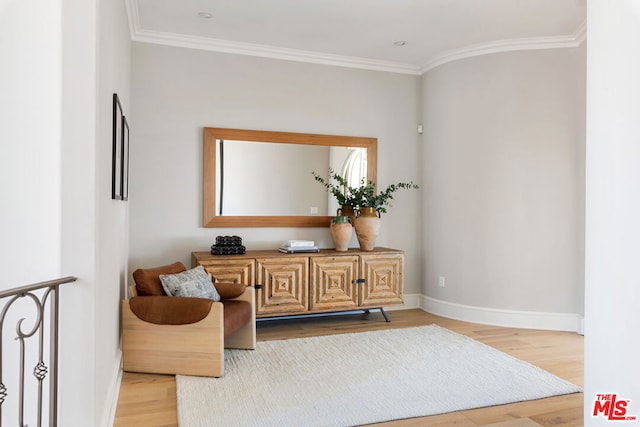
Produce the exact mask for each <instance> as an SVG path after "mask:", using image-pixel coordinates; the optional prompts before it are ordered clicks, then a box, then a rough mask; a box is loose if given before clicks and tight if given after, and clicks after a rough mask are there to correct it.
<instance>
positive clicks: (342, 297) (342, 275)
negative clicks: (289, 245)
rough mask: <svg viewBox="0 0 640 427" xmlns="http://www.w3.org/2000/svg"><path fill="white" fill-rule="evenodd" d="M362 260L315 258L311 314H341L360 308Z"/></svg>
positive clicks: (313, 263)
mask: <svg viewBox="0 0 640 427" xmlns="http://www.w3.org/2000/svg"><path fill="white" fill-rule="evenodd" d="M357 275H358V256H357V255H350V256H332V257H314V258H311V275H310V278H311V280H310V281H311V283H310V285H311V287H310V296H309V297H310V298H309V310H311V311H338V310H352V309H355V308H357V307H358V298H357V285H356V284H354V283H353V281H354V279H355V278H356V277H357Z"/></svg>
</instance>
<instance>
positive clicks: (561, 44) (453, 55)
mask: <svg viewBox="0 0 640 427" xmlns="http://www.w3.org/2000/svg"><path fill="white" fill-rule="evenodd" d="M586 35H587V21H586V20H585V21H583V22H582V23H581V24H580V26H579V27H578V28H577V29H576V31H575V32H574V33H573V34H570V35H565V36H552V37H530V38H521V39H508V40H497V41H493V42H488V43H479V44H474V45H470V46H466V47H463V48H460V49H452V50H448V51H446V52H443V53H441V54H438V55H436V56H434V57H433V58H431V59H430V60H429V61H428V62H427V63H426V64H425V65H424V66H422V67H421V68H420V74H424V73H426V72H427V71H429V70H432V69H434V68H436V67H438V66H440V65H443V64H446V63H448V62H452V61H457V60H460V59H465V58H471V57H474V56H480V55H488V54H491V53H500V52H512V51H518V50H536V49H560V48H570V47H577V46H580V45H581V44H582V42H584V41H585V40H586Z"/></svg>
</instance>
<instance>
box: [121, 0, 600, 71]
mask: <svg viewBox="0 0 640 427" xmlns="http://www.w3.org/2000/svg"><path fill="white" fill-rule="evenodd" d="M126 8H127V14H128V17H129V31H130V33H131V40H133V41H136V42H142V43H153V44H160V45H165V46H174V47H182V48H188V49H200V50H208V51H212V52H222V53H230V54H236V55H249V56H257V57H263V58H272V59H282V60H287V61H297V62H307V63H312V64H322V65H330V66H338V67H348V68H359V69H364V70H373V71H386V72H391V73H400V74H411V75H422V74H424V73H426V72H427V71H429V70H432V69H433V68H435V67H438V66H440V65H443V64H446V63H448V62H452V61H457V60H459V59H465V58H470V57H474V56H480V55H488V54H491V53H499V52H510V51H517V50H533V49H557V48H567V47H577V46H579V45H580V44H581V43H582V42H583V41H584V40H585V39H586V32H587V21H586V20H585V21H583V22H582V24H581V25H580V26H579V27H578V29H577V30H576V31H575V32H574V33H573V34H570V35H566V36H553V37H531V38H521V39H509V40H498V41H493V42H488V43H480V44H475V45H471V46H466V47H463V48H460V49H452V50H449V51H446V52H443V53H441V54H438V55H436V56H434V57H432V58H431V59H429V61H428V62H427V63H425V64H423V65H422V66H420V65H416V64H410V63H404V62H394V61H382V60H375V59H368V58H359V57H354V56H346V55H334V54H327V53H320V52H311V51H306V50H299V49H289V48H282V47H277V46H268V45H262V44H253V43H243V42H234V41H229V40H221V39H211V38H208V37H199V36H189V35H184V34H176V33H168V32H160V31H151V30H144V29H142V27H141V25H140V16H139V12H138V1H137V0H126Z"/></svg>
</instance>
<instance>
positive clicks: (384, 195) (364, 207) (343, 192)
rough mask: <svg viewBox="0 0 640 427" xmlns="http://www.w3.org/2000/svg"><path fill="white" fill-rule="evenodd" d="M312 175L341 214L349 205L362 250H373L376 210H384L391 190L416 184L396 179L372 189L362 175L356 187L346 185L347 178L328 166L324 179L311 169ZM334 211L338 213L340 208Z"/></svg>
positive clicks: (391, 193)
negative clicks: (352, 212)
mask: <svg viewBox="0 0 640 427" xmlns="http://www.w3.org/2000/svg"><path fill="white" fill-rule="evenodd" d="M313 176H314V178H315V180H316V181H318V182H319V183H320V184H322V185H323V186H324V187H325V188H326V189H327V191H329V192H330V193H331V194H333V196H334V197H335V198H336V200H337V202H338V204H340V205H341V206H342V208H341V210H342V215H345V213H344V212H345V210H347V211H348V210H349V209H353V210H354V211H356V212H355V213H356V214H355V215H354V216H353V217H352V221H353V225H354V227H355V229H356V235H357V236H358V242H359V243H360V249H362V250H365V251H370V250H373V248H374V246H375V240H376V238H377V237H378V234H379V232H380V214H381V213H386V212H387V207H389V206H391V200H393V193H395V192H396V191H398V190H400V189H412V188H413V189H417V188H419V187H418V185H416V184H414V183H413V182H399V183H397V184H391V185H389V186H388V187H386V188H385V189H384V190H383V191H381V192H379V193H376V191H375V184H374V183H373V181H366V182H365V180H364V179H362V181H361V182H360V185H359V186H358V187H350V186H349V183H348V182H347V180H346V179H345V178H344V177H342V176H341V175H339V174H337V173H336V172H335V171H333V170H332V169H329V179H328V180H327V179H325V178H323V177H322V176H320V175H318V174H317V173H315V172H313ZM333 181H335V183H334V182H333ZM338 213H339V214H340V210H339V212H338Z"/></svg>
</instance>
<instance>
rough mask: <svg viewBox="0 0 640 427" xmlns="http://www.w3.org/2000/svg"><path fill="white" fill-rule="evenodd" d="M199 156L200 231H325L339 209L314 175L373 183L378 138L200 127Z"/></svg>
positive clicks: (357, 182)
mask: <svg viewBox="0 0 640 427" xmlns="http://www.w3.org/2000/svg"><path fill="white" fill-rule="evenodd" d="M203 155H204V170H203V193H204V194H203V211H204V217H203V225H204V227H326V226H328V225H329V221H330V220H331V218H332V217H333V216H335V214H336V210H337V208H338V206H336V202H335V199H334V198H333V196H331V195H330V194H329V193H327V191H326V189H325V188H324V187H323V186H322V185H321V184H320V183H318V182H317V181H315V179H314V177H313V174H312V173H313V172H316V173H317V174H319V175H321V176H324V177H325V178H327V177H328V171H329V168H331V169H333V170H334V171H336V172H338V173H339V174H341V175H342V176H345V177H348V179H349V180H350V182H352V183H353V184H352V186H356V185H358V184H359V182H360V180H361V179H362V178H365V179H367V180H371V181H373V182H374V183H375V182H376V175H377V156H378V140H377V139H376V138H363V137H351V136H333V135H317V134H303V133H290V132H270V131H257V130H242V129H223V128H204V150H203Z"/></svg>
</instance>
